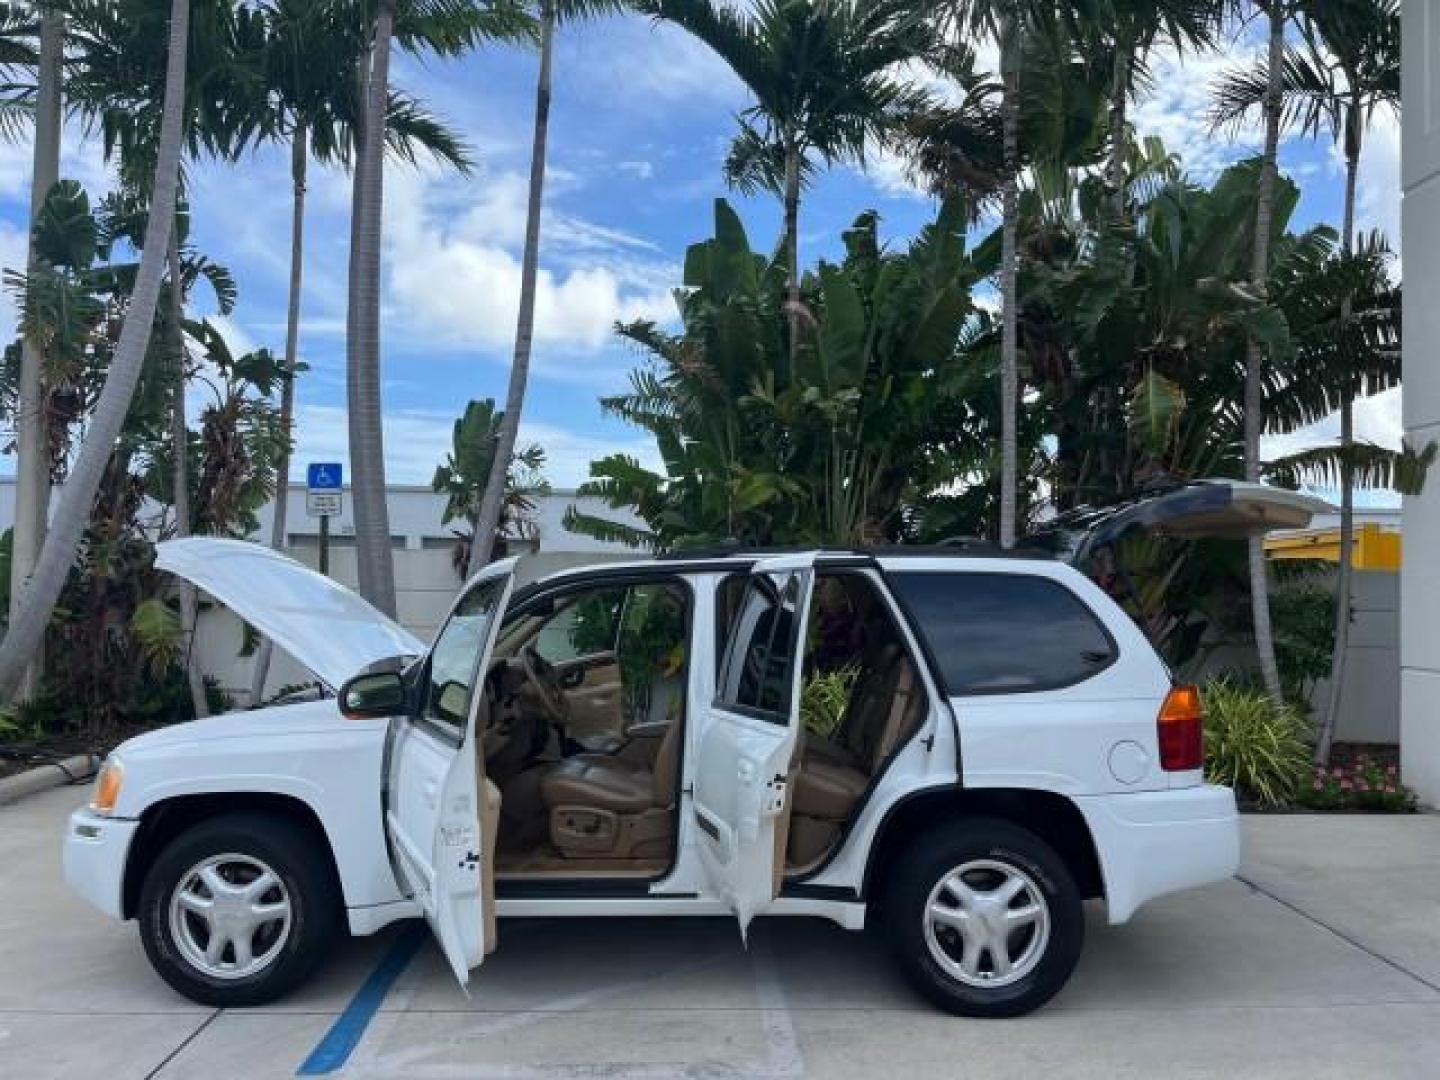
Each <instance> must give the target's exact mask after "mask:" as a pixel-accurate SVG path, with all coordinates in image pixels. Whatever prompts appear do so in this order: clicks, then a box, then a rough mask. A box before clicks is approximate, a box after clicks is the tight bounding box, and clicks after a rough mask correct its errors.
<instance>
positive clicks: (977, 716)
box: [64, 483, 1323, 1016]
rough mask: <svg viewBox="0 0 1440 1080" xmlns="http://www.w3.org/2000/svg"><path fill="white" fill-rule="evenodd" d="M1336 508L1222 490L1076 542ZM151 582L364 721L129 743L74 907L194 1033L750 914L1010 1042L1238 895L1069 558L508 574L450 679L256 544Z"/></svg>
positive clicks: (483, 587)
mask: <svg viewBox="0 0 1440 1080" xmlns="http://www.w3.org/2000/svg"><path fill="white" fill-rule="evenodd" d="M1320 505H1323V504H1320ZM1316 506H1317V504H1316V503H1315V502H1314V501H1313V500H1308V499H1305V498H1303V497H1301V496H1296V495H1292V494H1290V493H1286V492H1278V491H1273V490H1270V489H1265V488H1258V487H1251V486H1246V485H1238V484H1228V483H1214V484H1204V485H1196V486H1192V487H1190V488H1187V489H1184V490H1182V491H1180V492H1177V493H1174V494H1172V495H1170V496H1167V497H1166V498H1162V499H1153V500H1149V501H1146V502H1143V503H1140V504H1137V505H1135V506H1132V507H1129V508H1127V509H1125V510H1124V511H1122V512H1120V513H1112V514H1108V515H1101V516H1098V517H1095V518H1093V519H1087V520H1086V521H1085V522H1084V526H1085V527H1084V528H1083V529H1081V530H1079V531H1076V530H1073V529H1066V528H1062V527H1061V526H1062V525H1064V524H1065V523H1064V522H1062V523H1059V524H1058V525H1057V526H1056V527H1055V528H1054V529H1052V530H1051V538H1052V539H1054V540H1059V541H1061V542H1062V545H1068V547H1069V549H1070V550H1071V551H1074V550H1078V549H1082V548H1083V549H1085V550H1086V551H1089V552H1091V553H1093V552H1094V551H1095V549H1096V547H1097V545H1102V544H1103V543H1104V542H1105V541H1106V537H1107V536H1108V537H1110V538H1112V539H1113V537H1115V536H1118V535H1120V534H1121V533H1123V532H1124V531H1125V530H1126V529H1128V528H1130V527H1133V526H1134V525H1135V524H1136V523H1137V522H1138V523H1140V524H1141V525H1143V526H1147V527H1148V526H1155V527H1160V528H1166V529H1169V530H1171V531H1173V532H1176V533H1178V534H1181V535H1185V534H1187V533H1191V532H1194V531H1196V530H1198V529H1202V528H1203V529H1204V530H1206V531H1212V532H1213V531H1223V532H1231V533H1245V532H1253V531H1256V530H1263V529H1265V528H1269V527H1274V526H1276V525H1285V526H1292V527H1293V526H1297V525H1303V524H1305V523H1307V522H1308V520H1309V516H1310V513H1311V512H1312V511H1313V510H1314V509H1315V508H1316ZM1167 507H1168V511H1167V509H1166V508H1167ZM159 565H160V566H161V567H162V568H165V569H168V570H171V571H173V572H174V573H176V574H178V575H180V576H182V577H185V578H187V579H189V580H190V581H192V582H193V583H195V584H196V585H198V586H200V587H201V588H202V589H204V590H205V591H206V592H208V593H209V594H210V595H212V596H213V597H215V598H216V599H217V600H219V601H221V602H223V603H224V604H227V605H228V606H229V607H231V608H232V609H233V610H234V611H235V612H236V613H238V614H239V615H240V616H241V617H243V618H244V619H246V620H247V621H249V622H250V623H251V624H253V625H254V626H256V627H257V628H259V629H260V630H261V631H262V632H264V633H266V634H268V635H269V636H270V637H271V639H272V640H273V641H274V642H275V643H276V644H277V645H279V646H280V647H282V648H284V649H286V650H288V651H289V652H290V653H292V654H293V655H294V656H295V657H296V658H298V659H299V660H300V661H301V662H302V663H304V664H305V665H306V666H307V667H308V668H310V669H311V670H312V671H313V672H314V674H315V676H316V677H317V679H318V680H319V681H320V682H321V683H323V684H324V685H325V686H327V687H331V688H334V689H335V691H336V694H335V695H334V696H329V697H324V698H321V699H320V700H314V701H307V702H301V703H298V704H289V705H280V706H272V707H269V708H264V709H259V710H255V711H250V712H236V713H231V714H228V715H225V716H218V717H214V718H211V719H207V720H202V721H198V722H195V723H187V724H179V725H176V726H174V727H170V728H166V729H163V730H160V731H155V732H152V733H150V734H147V735H143V736H141V737H139V738H136V739H132V740H130V741H129V742H127V743H125V744H124V745H123V746H121V747H120V748H119V749H118V750H117V751H116V752H115V753H114V754H113V755H111V757H110V759H109V760H108V761H107V763H106V765H105V767H104V769H103V771H102V773H101V776H100V777H99V779H98V781H97V784H96V791H95V795H94V799H93V802H92V804H91V805H90V806H89V807H88V808H85V809H82V810H79V811H77V812H76V813H75V814H74V816H73V817H72V818H71V820H70V822H69V825H68V827H67V831H66V837H65V860H64V861H65V874H66V878H67V880H68V881H69V882H70V884H71V885H72V886H73V887H74V888H75V889H76V890H77V891H79V892H80V893H81V894H82V895H84V896H85V897H86V898H87V899H89V900H90V901H91V902H92V903H93V904H94V905H95V906H97V907H98V908H100V910H102V911H103V912H105V913H106V914H108V915H111V916H113V917H115V918H119V919H130V918H137V919H138V920H139V924H140V933H141V939H142V941H143V943H144V947H145V950H146V952H147V953H148V955H149V957H150V959H151V961H152V963H153V964H154V966H155V968H156V969H157V971H159V973H160V974H161V976H163V977H164V978H165V979H166V980H167V981H168V982H169V983H170V984H171V985H172V986H173V987H175V988H176V989H177V990H179V991H180V992H181V993H182V994H185V995H186V996H187V997H190V998H192V999H194V1000H196V1001H200V1002H204V1003H207V1004H211V1005H224V1006H237V1005H252V1004H258V1003H261V1002H264V1001H268V1000H271V999H273V998H275V997H276V996H277V995H279V994H281V993H283V992H285V991H286V990H288V989H290V988H291V987H293V986H294V985H296V983H298V982H299V981H300V980H301V979H303V978H304V977H305V976H306V975H307V974H308V973H309V972H310V971H311V970H312V969H313V968H314V966H315V964H316V963H317V962H318V961H319V960H320V958H321V957H322V956H323V954H324V952H325V950H326V947H327V946H328V945H329V944H330V942H331V940H332V939H333V938H334V937H335V936H336V934H337V933H338V932H339V931H340V929H341V928H342V927H346V928H348V930H349V932H350V933H351V934H370V933H373V932H375V931H376V930H378V929H379V928H380V927H382V926H385V925H386V924H388V923H390V922H392V921H394V920H396V919H403V918H410V917H414V916H423V917H424V918H425V919H426V921H427V922H429V924H430V926H431V928H432V929H433V931H434V933H435V936H436V938H437V939H438V940H439V944H440V947H441V949H442V950H443V952H444V954H445V957H446V958H447V960H448V961H449V964H450V967H451V968H452V969H453V971H454V973H455V977H456V978H457V979H458V980H460V982H461V983H462V984H463V983H465V982H467V981H468V979H469V978H470V975H471V972H472V971H473V970H474V969H475V968H477V967H479V965H480V964H481V962H482V960H483V959H484V957H485V955H486V954H487V953H488V952H490V951H491V950H493V949H494V948H495V947H496V945H497V942H498V940H499V939H498V937H497V933H496V917H497V916H500V917H505V916H511V915H515V916H529V917H535V916H601V915H605V916H610V915H622V916H635V915H663V916H673V915H711V916H714V915H724V914H727V913H729V914H731V915H733V917H734V918H736V919H737V920H738V922H739V926H740V932H741V934H742V935H744V933H745V931H746V928H747V927H748V925H749V923H750V921H751V919H752V918H753V917H754V916H756V915H809V916H822V917H825V918H828V919H832V920H834V921H835V922H837V923H839V924H841V925H843V926H845V927H847V928H850V929H855V930H858V929H860V928H861V927H863V926H864V925H865V923H866V921H867V919H871V918H878V920H879V921H880V922H881V923H882V924H883V927H884V929H885V930H886V931H888V936H889V938H890V940H891V942H892V943H893V947H894V952H895V955H896V958H897V959H898V961H899V963H900V965H901V966H902V967H903V968H904V970H905V971H906V973H907V974H908V975H909V977H910V978H911V979H912V980H913V982H914V983H915V985H916V986H917V987H918V988H919V989H920V990H921V991H922V992H923V993H925V994H926V995H927V996H928V997H929V998H930V999H931V1000H932V1001H934V1002H935V1003H936V1004H938V1005H939V1006H940V1007H942V1008H945V1009H948V1010H951V1011H953V1012H956V1013H963V1014H967V1015H980V1016H1009V1015H1016V1014H1020V1013H1024V1012H1027V1011H1029V1010H1031V1009H1034V1008H1036V1007H1037V1006H1039V1005H1041V1004H1043V1003H1044V1002H1045V1001H1046V1000H1048V999H1049V998H1050V997H1051V996H1052V995H1053V994H1055V992H1056V991H1057V990H1059V988H1060V987H1061V986H1062V985H1063V984H1064V982H1065V981H1066V979H1067V978H1068V976H1069V975H1070V973H1071V971H1072V970H1073V968H1074V966H1075V963H1076V961H1077V959H1078V957H1079V955H1080V948H1081V940H1082V937H1083V933H1084V919H1083V915H1082V902H1083V901H1084V900H1085V899H1087V898H1095V899H1098V900H1100V901H1102V902H1103V903H1104V905H1105V909H1106V912H1107V914H1108V917H1109V920H1110V921H1111V922H1112V923H1121V922H1124V921H1126V920H1127V919H1129V918H1130V916H1131V915H1132V914H1133V913H1134V912H1135V910H1136V908H1138V907H1139V906H1140V905H1141V904H1142V903H1144V902H1145V901H1146V900H1149V899H1151V898H1152V897H1156V896H1159V895H1162V894H1164V893H1169V892H1173V891H1175V890H1177V889H1183V888H1187V887H1190V886H1194V885H1200V884H1203V883H1205V882H1209V881H1214V880H1216V879H1220V878H1224V877H1227V876H1228V875H1230V874H1231V873H1232V872H1233V871H1234V870H1235V867H1236V863H1237V859H1238V853H1239V836H1238V828H1237V822H1236V816H1235V802H1234V798H1233V796H1232V794H1231V792H1230V791H1229V790H1228V789H1226V788H1223V787H1216V786H1213V785H1207V784H1205V783H1204V780H1203V777H1202V774H1201V766H1202V759H1203V754H1202V744H1201V717H1200V710H1199V702H1198V698H1197V695H1196V693H1195V691H1194V690H1193V689H1190V688H1186V687H1176V686H1174V685H1172V680H1171V677H1170V674H1169V672H1168V671H1167V670H1166V667H1165V665H1164V664H1163V663H1162V662H1161V660H1160V658H1159V657H1158V656H1157V655H1156V653H1155V650H1154V649H1153V648H1152V647H1151V646H1150V644H1149V643H1148V642H1147V641H1146V639H1145V637H1144V635H1143V634H1142V633H1141V632H1140V630H1139V629H1138V628H1137V627H1136V625H1135V624H1134V623H1133V622H1132V621H1131V619H1130V618H1129V617H1127V616H1126V614H1125V613H1124V612H1123V611H1122V609H1121V608H1120V607H1118V606H1117V605H1116V603H1115V602H1114V601H1113V600H1112V599H1111V598H1110V597H1109V596H1108V595H1106V593H1105V592H1104V591H1102V590H1101V589H1100V588H1099V587H1097V585H1096V584H1094V583H1093V582H1092V581H1091V580H1090V578H1088V577H1086V576H1085V575H1084V574H1082V573H1080V572H1078V571H1077V570H1076V569H1074V568H1072V566H1070V565H1068V563H1067V562H1066V561H1065V560H1063V559H1060V558H1043V557H1034V556H1016V555H1001V554H999V553H981V552H980V551H978V550H976V549H972V548H966V547H963V546H957V547H954V548H948V549H944V550H941V551H937V550H935V549H930V550H921V551H905V550H896V551H892V552H885V553H880V552H875V553H866V552H831V551H821V552H815V553H810V554H804V555H781V556H768V557H761V556H759V555H755V554H749V555H744V554H735V553H725V554H717V555H715V556H713V557H710V556H689V555H687V556H685V557H679V558H664V559H658V560H651V561H646V562H636V563H628V564H610V565H604V566H598V567H590V568H585V569H579V570H572V571H569V572H566V573H562V574H559V575H556V576H553V577H550V578H547V579H545V580H543V581H540V582H538V583H536V584H533V585H530V586H527V587H525V588H521V589H516V588H513V586H512V579H513V577H514V569H515V564H514V562H513V561H511V562H503V563H497V564H495V565H492V566H489V567H486V568H485V569H484V570H483V571H482V572H481V573H480V574H478V575H477V576H476V577H475V578H474V579H473V580H472V581H471V582H470V583H469V584H468V585H467V586H466V587H465V589H464V590H463V592H462V593H461V595H460V597H459V599H458V600H457V601H456V603H455V605H454V607H453V609H452V611H451V614H450V616H449V618H448V620H447V622H446V623H445V625H444V626H443V627H442V628H441V630H440V632H439V634H438V635H437V636H436V639H435V641H434V643H433V645H432V646H430V647H429V648H428V649H427V648H426V647H425V646H424V645H423V644H422V643H421V642H420V641H418V640H417V639H415V638H414V637H413V636H412V635H410V634H409V633H408V632H406V631H405V630H403V629H401V628H400V627H399V626H398V625H396V624H395V623H394V622H392V621H391V620H389V619H387V618H385V617H384V616H382V615H381V614H379V613H378V612H376V611H375V610H374V609H373V608H371V607H370V606H369V605H368V604H366V603H365V602H364V601H362V600H360V599H359V598H358V597H356V596H355V595H354V594H352V593H350V592H348V591H347V590H345V589H343V588H341V587H340V586H338V585H336V584H335V583H334V582H332V581H330V580H329V579H328V578H325V577H322V576H320V575H319V574H316V573H314V572H312V571H310V570H308V569H306V568H304V567H302V566H300V565H299V564H297V563H295V562H292V561H290V560H288V559H286V558H284V557H282V556H279V555H277V554H275V553H273V552H271V551H269V550H267V549H265V548H262V547H259V546H257V545H254V544H248V543H244V542H240V541H231V540H214V539H188V540H179V541H174V542H170V543H167V544H162V545H161V546H160V554H159Z"/></svg>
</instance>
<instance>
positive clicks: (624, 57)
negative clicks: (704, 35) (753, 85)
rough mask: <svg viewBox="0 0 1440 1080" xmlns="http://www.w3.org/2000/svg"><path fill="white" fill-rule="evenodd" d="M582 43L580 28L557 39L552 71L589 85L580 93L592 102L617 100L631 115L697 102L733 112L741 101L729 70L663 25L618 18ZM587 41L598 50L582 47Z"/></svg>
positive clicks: (705, 48)
mask: <svg viewBox="0 0 1440 1080" xmlns="http://www.w3.org/2000/svg"><path fill="white" fill-rule="evenodd" d="M587 38H589V35H587V33H586V27H584V26H581V27H578V28H577V29H575V30H573V31H571V32H569V33H564V34H562V35H561V37H560V52H561V53H562V55H561V57H559V58H558V61H557V64H556V68H557V70H558V71H561V72H573V73H574V74H573V76H570V78H573V79H576V80H579V81H584V82H586V83H589V84H590V85H589V86H588V87H586V89H585V92H586V93H587V94H592V95H600V96H599V97H597V100H608V101H616V102H619V101H623V102H624V103H625V108H626V109H627V110H634V111H637V112H640V111H648V112H664V111H667V110H669V109H671V108H672V107H673V106H675V105H677V104H680V103H694V102H700V101H710V102H720V103H723V104H728V105H730V106H732V107H738V106H740V105H742V104H743V103H744V101H745V96H746V91H745V86H744V84H743V83H741V81H740V79H739V78H738V77H737V76H736V75H735V73H734V72H733V71H732V70H731V69H730V66H729V65H728V64H726V63H725V61H724V60H722V59H720V57H719V56H717V55H716V53H715V52H714V50H712V49H711V48H710V47H709V46H707V45H705V44H704V43H702V42H701V41H700V40H699V39H697V38H696V37H694V36H693V35H691V34H687V33H685V32H684V31H683V30H679V29H677V28H676V27H674V26H671V25H669V24H667V23H659V22H652V21H648V20H640V19H635V18H621V19H617V20H614V21H611V22H609V23H607V24H606V26H605V32H604V34H603V35H602V34H599V33H596V34H594V36H593V38H589V40H587ZM592 41H593V42H595V43H596V44H598V46H599V47H598V48H587V46H590V45H591V42H592ZM567 53H569V54H571V55H565V54H567ZM561 78H562V79H563V78H566V76H565V75H564V74H562V75H561Z"/></svg>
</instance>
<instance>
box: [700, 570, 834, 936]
mask: <svg viewBox="0 0 1440 1080" xmlns="http://www.w3.org/2000/svg"><path fill="white" fill-rule="evenodd" d="M813 563H814V558H813V556H803V557H789V558H786V559H775V560H769V561H766V562H762V563H759V564H757V565H756V567H755V568H754V571H753V572H752V575H751V583H750V587H749V589H748V591H747V593H746V595H745V597H744V598H743V599H742V601H741V605H740V609H739V614H738V615H737V617H736V618H735V620H734V623H733V629H732V631H731V636H730V640H729V641H728V642H727V643H726V649H725V660H724V663H723V665H722V667H721V673H720V684H719V689H718V693H717V701H716V702H715V704H714V705H713V706H712V708H711V711H710V716H709V723H708V724H707V725H706V728H705V732H704V734H703V735H702V736H701V739H700V746H699V748H698V751H697V758H696V764H695V792H694V812H695V818H696V824H697V825H698V826H699V852H700V858H701V861H702V863H703V864H704V867H705V873H706V876H707V877H708V878H709V880H710V883H711V885H712V887H713V888H714V889H715V890H716V892H717V893H718V894H719V895H720V897H721V898H722V899H723V900H724V901H725V903H726V904H728V905H729V906H730V908H731V910H733V911H734V912H735V915H736V918H737V919H738V920H739V923H740V933H741V934H742V936H743V935H744V934H745V933H746V931H747V929H748V927H749V925H750V920H751V919H752V918H753V917H754V916H755V914H756V913H757V912H759V911H761V910H763V909H764V908H765V907H767V906H768V905H769V904H770V902H771V901H772V900H773V899H774V898H775V896H776V895H777V880H776V878H777V875H776V874H775V863H776V859H777V858H778V859H780V860H781V861H782V864H783V859H784V853H783V852H784V844H785V837H786V832H787V828H786V825H787V820H786V815H787V814H788V812H789V805H790V798H789V791H790V783H789V780H790V773H791V770H792V768H793V766H794V762H795V758H796V751H797V748H798V742H799V732H800V725H799V709H800V705H799V698H800V657H801V654H802V652H803V648H802V645H803V642H804V640H805V638H804V626H805V619H806V617H807V614H808V611H809V605H810V593H811V585H812V582H813V578H814V570H813Z"/></svg>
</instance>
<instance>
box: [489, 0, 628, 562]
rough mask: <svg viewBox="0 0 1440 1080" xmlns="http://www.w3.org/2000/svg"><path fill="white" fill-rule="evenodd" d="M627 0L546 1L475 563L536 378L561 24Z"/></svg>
mask: <svg viewBox="0 0 1440 1080" xmlns="http://www.w3.org/2000/svg"><path fill="white" fill-rule="evenodd" d="M625 7H626V4H625V2H624V0H540V71H539V75H538V76H537V78H536V80H535V134H534V142H533V146H532V149H531V153H530V194H529V205H528V206H527V208H526V213H525V250H524V253H523V255H522V256H521V262H520V313H519V316H518V318H517V320H516V326H515V354H514V357H513V358H512V359H511V361H510V385H509V387H508V388H507V389H506V392H505V410H504V412H502V413H501V420H500V428H499V433H498V436H499V437H498V440H497V442H496V447H495V456H494V460H493V462H492V467H491V469H490V477H489V479H488V480H487V481H486V482H485V496H484V498H483V499H482V501H481V504H480V513H479V516H478V518H477V523H476V527H475V532H474V537H473V539H472V547H471V550H470V561H469V562H468V563H467V565H470V566H477V567H478V566H483V565H484V564H485V563H487V562H489V561H490V553H491V550H492V547H493V545H494V540H495V532H496V530H497V529H498V528H499V526H500V518H501V516H502V514H503V513H504V509H505V491H506V486H507V481H508V477H509V475H510V464H509V463H510V458H511V456H512V455H513V454H514V453H515V440H516V439H517V438H518V437H519V434H520V411H521V409H523V408H524V405H525V385H526V383H527V382H528V381H529V378H530V351H531V346H532V344H533V342H534V334H535V282H536V278H537V277H538V275H539V272H540V212H541V204H542V203H543V202H544V195H545V157H546V146H547V143H548V141H549V137H550V82H551V79H550V71H551V66H552V64H553V61H554V52H555V33H556V30H557V24H558V23H559V22H562V21H564V22H571V21H576V20H580V19H587V18H594V17H596V16H598V15H604V14H610V13H613V12H616V11H620V10H623V9H624V8H625Z"/></svg>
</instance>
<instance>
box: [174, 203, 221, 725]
mask: <svg viewBox="0 0 1440 1080" xmlns="http://www.w3.org/2000/svg"><path fill="white" fill-rule="evenodd" d="M165 254H166V262H168V263H169V264H170V310H169V312H168V313H167V315H168V318H167V319H166V325H167V326H168V327H169V331H170V352H171V357H172V359H173V361H174V364H175V386H174V389H173V391H172V392H173V395H174V396H173V397H172V399H171V402H170V442H171V445H172V446H173V447H174V449H175V469H174V472H173V474H172V476H171V481H172V484H171V489H170V491H171V501H172V502H173V503H174V505H175V535H176V536H177V537H185V536H189V535H190V454H189V444H190V428H189V425H187V424H186V423H185V324H184V318H185V285H184V278H183V277H182V276H181V266H180V228H179V223H178V222H177V223H176V224H175V225H173V226H171V229H170V238H169V241H168V242H167V243H166V245H165ZM196 615H197V611H196V600H195V586H194V585H191V584H190V583H189V582H188V581H181V582H180V636H181V638H182V640H184V642H185V679H186V682H187V683H188V684H189V686H190V705H191V707H192V708H193V709H194V710H195V715H196V716H197V717H199V716H209V715H210V709H209V705H208V703H207V702H206V700H205V676H204V675H203V674H202V673H201V671H200V665H199V663H198V661H197V659H196V656H195V626H196Z"/></svg>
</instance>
